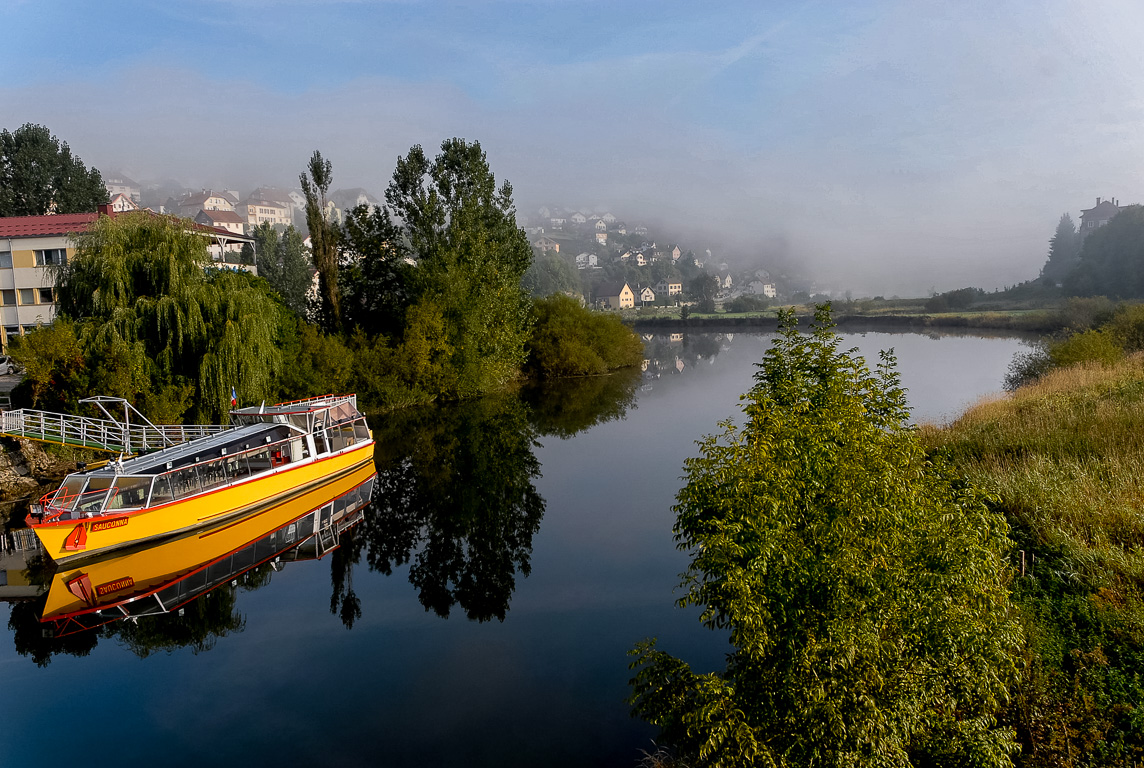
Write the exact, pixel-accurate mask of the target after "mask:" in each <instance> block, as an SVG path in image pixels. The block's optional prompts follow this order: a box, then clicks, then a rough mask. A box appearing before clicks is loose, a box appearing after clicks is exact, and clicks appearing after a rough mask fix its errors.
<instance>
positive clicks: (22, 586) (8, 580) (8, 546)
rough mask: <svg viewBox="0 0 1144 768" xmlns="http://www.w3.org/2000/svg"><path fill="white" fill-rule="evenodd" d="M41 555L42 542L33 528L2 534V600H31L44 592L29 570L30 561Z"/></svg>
mask: <svg viewBox="0 0 1144 768" xmlns="http://www.w3.org/2000/svg"><path fill="white" fill-rule="evenodd" d="M39 554H41V550H40V541H39V539H37V538H36V534H34V533H32V529H31V528H20V529H17V530H15V531H9V532H7V533H4V534H0V600H4V601H12V600H30V599H31V598H33V597H37V596H39V595H40V594H41V593H42V592H43V591H44V588H43V587H41V586H40V585H38V584H35V583H33V582H32V580H31V579H29V577H28V576H29V574H28V570H27V569H28V560H30V559H31V558H33V557H35V556H36V555H39Z"/></svg>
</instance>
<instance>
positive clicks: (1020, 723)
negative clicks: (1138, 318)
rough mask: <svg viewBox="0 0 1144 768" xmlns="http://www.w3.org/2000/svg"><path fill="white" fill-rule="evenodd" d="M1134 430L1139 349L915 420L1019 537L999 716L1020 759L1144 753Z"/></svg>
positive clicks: (1143, 425) (1143, 449) (1074, 760)
mask: <svg viewBox="0 0 1144 768" xmlns="http://www.w3.org/2000/svg"><path fill="white" fill-rule="evenodd" d="M1129 325H1131V324H1129ZM1141 435H1144V355H1133V356H1130V357H1128V358H1126V359H1122V360H1120V361H1119V362H1116V363H1113V364H1101V363H1098V362H1090V363H1086V364H1081V365H1075V366H1072V367H1069V368H1061V369H1057V370H1053V371H1050V372H1048V373H1046V374H1045V375H1044V376H1043V377H1042V378H1041V379H1040V380H1039V381H1037V382H1036V383H1034V384H1032V385H1029V386H1025V387H1022V388H1020V389H1018V390H1017V391H1016V392H1014V393H1013V394H1012V395H1011V396H1010V397H1008V398H1006V399H999V400H992V401H988V402H983V403H980V404H978V405H977V406H975V407H973V408H971V409H970V410H969V411H968V412H966V413H965V414H964V415H963V416H962V417H961V418H959V419H958V420H957V421H955V422H953V423H952V424H951V425H949V426H948V427H945V428H940V429H939V428H935V427H925V428H923V429H922V430H921V437H922V439H923V441H924V442H925V443H926V444H927V445H928V446H929V448H930V450H931V451H932V452H933V453H934V454H941V455H943V456H945V457H946V458H947V459H949V460H950V461H951V462H952V464H953V466H954V467H955V468H956V469H957V470H958V471H959V472H961V473H963V474H965V475H966V476H967V477H969V478H970V480H971V482H973V483H974V484H977V485H980V486H982V487H984V488H987V489H989V490H990V491H991V492H992V493H993V494H995V496H996V497H997V499H998V501H997V504H996V506H997V508H998V509H999V510H1000V511H1001V512H1003V513H1004V514H1005V516H1006V518H1007V520H1008V522H1009V525H1010V527H1011V530H1012V533H1011V536H1012V538H1013V539H1014V540H1015V542H1016V544H1017V550H1018V551H1017V552H1016V556H1015V558H1014V560H1013V564H1014V567H1015V568H1016V569H1017V571H1018V572H1020V571H1021V570H1022V568H1023V570H1024V576H1023V577H1019V578H1017V579H1016V580H1015V583H1014V586H1013V595H1014V600H1015V602H1016V604H1017V605H1018V606H1019V609H1020V611H1021V613H1022V618H1023V623H1024V625H1025V629H1026V636H1027V638H1028V645H1027V647H1026V649H1025V653H1024V657H1025V663H1024V666H1023V671H1022V679H1021V681H1020V683H1019V684H1018V685H1017V686H1016V687H1015V688H1014V689H1013V691H1012V700H1011V702H1010V704H1009V705H1008V706H1007V707H1006V709H1005V710H1004V720H1005V721H1006V722H1008V723H1011V724H1012V725H1014V726H1015V727H1016V729H1017V734H1018V738H1019V739H1020V740H1021V742H1022V746H1023V751H1022V754H1021V757H1020V759H1019V760H1018V763H1019V764H1020V765H1022V766H1080V765H1101V766H1103V765H1108V766H1111V765H1128V764H1138V763H1139V761H1140V760H1141V759H1144V550H1142V549H1141V543H1142V542H1144V515H1141V498H1142V496H1141V478H1144V440H1142V439H1141ZM1022 553H1023V560H1022V559H1021V555H1022ZM1022 563H1023V565H1022Z"/></svg>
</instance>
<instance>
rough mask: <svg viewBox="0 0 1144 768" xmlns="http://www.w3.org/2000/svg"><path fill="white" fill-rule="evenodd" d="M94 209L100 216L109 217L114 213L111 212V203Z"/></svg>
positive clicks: (102, 204) (101, 204)
mask: <svg viewBox="0 0 1144 768" xmlns="http://www.w3.org/2000/svg"><path fill="white" fill-rule="evenodd" d="M95 209H96V210H97V211H98V212H99V215H100V216H109V217H110V216H114V215H115V211H113V210H111V203H100V204H99V205H97V206H95Z"/></svg>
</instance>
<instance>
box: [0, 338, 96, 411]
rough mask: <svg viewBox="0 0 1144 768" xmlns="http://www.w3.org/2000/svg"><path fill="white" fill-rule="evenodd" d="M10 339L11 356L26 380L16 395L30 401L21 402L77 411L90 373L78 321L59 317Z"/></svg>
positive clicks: (50, 408)
mask: <svg viewBox="0 0 1144 768" xmlns="http://www.w3.org/2000/svg"><path fill="white" fill-rule="evenodd" d="M11 342H12V343H11V347H10V350H9V351H10V352H11V354H12V358H13V359H14V360H15V361H16V362H18V363H20V365H22V366H23V367H24V380H23V381H21V382H20V385H19V389H18V391H17V393H16V394H15V395H14V397H15V398H16V399H17V400H23V399H26V400H27V402H19V404H20V405H28V406H31V407H33V408H41V409H46V410H64V411H71V412H73V413H74V412H75V410H74V409H76V408H77V407H78V405H79V397H81V396H82V395H79V394H78V393H79V392H82V390H83V389H84V386H85V384H86V373H87V371H86V365H85V361H84V355H83V347H82V346H80V343H79V336H78V332H77V330H76V326H75V323H72V322H71V321H69V320H68V319H67V318H66V317H64V318H60V319H58V320H56V322H54V323H52V324H51V325H48V326H44V327H41V328H36V329H35V330H33V331H31V332H29V333H28V334H27V335H24V336H15V337H13V338H12V340H11ZM21 396H23V397H21Z"/></svg>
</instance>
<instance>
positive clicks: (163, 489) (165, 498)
mask: <svg viewBox="0 0 1144 768" xmlns="http://www.w3.org/2000/svg"><path fill="white" fill-rule="evenodd" d="M174 498H175V495H174V493H172V492H171V480H170V478H169V477H167V476H166V475H160V476H159V477H156V478H155V486H154V488H153V489H152V491H151V503H150V504H148V505H147V506H149V507H155V506H158V505H160V504H166V503H167V502H169V501H173V500H174Z"/></svg>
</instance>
